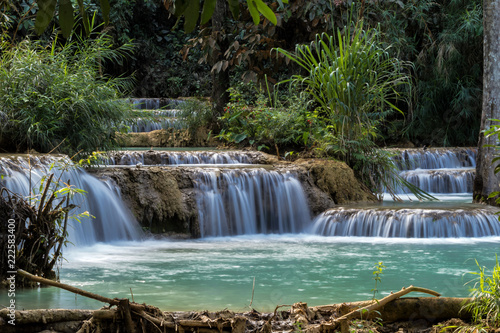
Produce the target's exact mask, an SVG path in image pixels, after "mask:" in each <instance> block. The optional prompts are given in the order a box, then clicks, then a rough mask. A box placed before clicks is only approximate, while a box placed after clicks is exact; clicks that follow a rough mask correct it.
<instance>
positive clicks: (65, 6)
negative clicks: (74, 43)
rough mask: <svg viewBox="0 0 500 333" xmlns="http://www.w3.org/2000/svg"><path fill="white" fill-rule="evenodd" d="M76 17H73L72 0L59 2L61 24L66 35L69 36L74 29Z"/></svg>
mask: <svg viewBox="0 0 500 333" xmlns="http://www.w3.org/2000/svg"><path fill="white" fill-rule="evenodd" d="M74 23H75V19H74V17H73V5H72V4H71V0H60V2H59V25H60V26H61V30H62V33H63V36H64V37H68V36H69V35H70V34H71V30H72V29H73V24H74Z"/></svg>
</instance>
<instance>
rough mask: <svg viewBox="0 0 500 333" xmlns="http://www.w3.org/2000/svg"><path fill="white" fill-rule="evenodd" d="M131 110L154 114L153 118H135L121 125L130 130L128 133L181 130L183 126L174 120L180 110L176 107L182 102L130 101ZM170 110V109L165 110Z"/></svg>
mask: <svg viewBox="0 0 500 333" xmlns="http://www.w3.org/2000/svg"><path fill="white" fill-rule="evenodd" d="M130 102H131V104H132V107H133V108H136V109H141V110H147V111H149V112H152V113H153V114H154V117H153V118H141V117H139V118H136V119H134V120H131V121H128V122H125V123H124V124H123V125H125V126H128V127H129V128H130V130H129V131H130V132H135V133H137V132H151V131H156V130H160V129H167V128H174V129H181V128H184V125H183V124H182V123H181V122H180V121H179V120H178V119H177V118H176V117H177V114H178V113H179V111H180V110H178V109H171V108H172V107H177V106H178V105H179V104H181V103H182V101H179V100H171V99H160V98H142V99H130ZM167 108H170V109H167Z"/></svg>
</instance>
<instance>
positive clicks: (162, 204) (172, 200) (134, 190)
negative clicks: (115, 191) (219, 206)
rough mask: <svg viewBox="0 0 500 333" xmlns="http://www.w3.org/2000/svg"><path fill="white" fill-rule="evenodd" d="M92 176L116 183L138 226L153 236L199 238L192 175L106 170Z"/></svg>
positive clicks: (172, 171) (156, 170)
mask: <svg viewBox="0 0 500 333" xmlns="http://www.w3.org/2000/svg"><path fill="white" fill-rule="evenodd" d="M91 172H95V173H97V175H98V176H99V177H105V178H110V179H112V180H113V181H115V182H116V183H117V184H118V185H119V187H120V191H121V196H122V199H123V200H124V201H125V202H126V204H127V206H128V207H129V208H130V210H131V211H132V213H133V214H134V215H135V217H136V218H137V220H138V222H139V223H140V224H141V225H142V226H143V227H146V228H149V230H151V232H153V233H180V234H188V235H192V236H194V237H197V236H198V235H199V229H198V213H197V210H196V198H195V193H194V189H193V180H192V174H190V173H185V172H182V171H181V170H178V169H162V168H159V167H149V168H137V167H131V168H119V169H118V168H103V169H99V170H91Z"/></svg>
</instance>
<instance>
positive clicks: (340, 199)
mask: <svg viewBox="0 0 500 333" xmlns="http://www.w3.org/2000/svg"><path fill="white" fill-rule="evenodd" d="M257 155H258V161H254V163H255V162H258V163H259V164H266V163H267V164H269V167H267V168H271V169H274V170H276V171H279V172H291V173H293V174H295V175H296V177H297V178H298V179H299V181H300V182H301V184H302V187H303V190H304V192H305V195H306V197H307V201H308V204H309V207H310V210H311V212H312V214H313V215H317V214H320V213H321V212H323V211H325V210H327V209H329V208H332V207H334V206H335V205H336V204H345V203H349V202H362V201H375V200H376V198H375V197H374V196H373V195H372V194H371V193H369V192H368V191H367V190H366V189H365V188H364V187H363V186H362V184H360V183H359V181H358V180H357V179H356V178H355V177H354V173H353V171H352V170H351V169H350V168H349V167H348V166H347V165H345V164H344V163H342V162H337V161H329V160H316V159H310V160H299V161H297V162H295V163H288V162H283V163H277V160H276V158H274V157H272V156H270V155H267V154H257ZM91 172H93V173H95V174H96V175H97V176H98V177H103V178H108V179H112V180H113V181H114V182H116V183H117V184H118V186H119V187H120V190H121V196H122V199H123V200H124V201H125V202H126V203H127V205H128V206H129V208H130V209H131V211H132V212H133V214H134V215H135V217H136V218H137V220H138V221H139V223H140V224H141V225H142V226H143V227H147V228H149V229H150V230H151V232H153V233H167V234H172V233H173V234H183V235H185V236H187V235H189V236H190V237H199V236H200V229H199V224H198V211H197V202H196V196H197V191H198V190H196V186H195V182H196V181H197V179H198V172H199V171H197V170H196V168H191V167H174V168H173V167H156V166H153V167H143V166H141V167H136V166H132V167H101V168H96V169H91Z"/></svg>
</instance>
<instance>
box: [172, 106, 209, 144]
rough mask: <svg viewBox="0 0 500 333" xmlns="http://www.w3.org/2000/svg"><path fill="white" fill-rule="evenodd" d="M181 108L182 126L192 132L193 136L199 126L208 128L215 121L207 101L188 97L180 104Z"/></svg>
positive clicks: (180, 119)
mask: <svg viewBox="0 0 500 333" xmlns="http://www.w3.org/2000/svg"><path fill="white" fill-rule="evenodd" d="M179 109H180V110H181V111H180V112H179V116H178V117H179V121H180V122H181V124H182V127H184V128H187V129H188V130H189V131H190V132H191V136H194V134H195V133H196V132H197V130H198V129H199V128H202V127H205V128H208V127H209V126H210V125H211V124H212V123H213V120H214V119H213V113H212V109H211V107H210V104H209V103H208V102H206V101H198V100H195V99H188V100H186V101H185V102H184V103H182V104H180V105H179Z"/></svg>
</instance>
